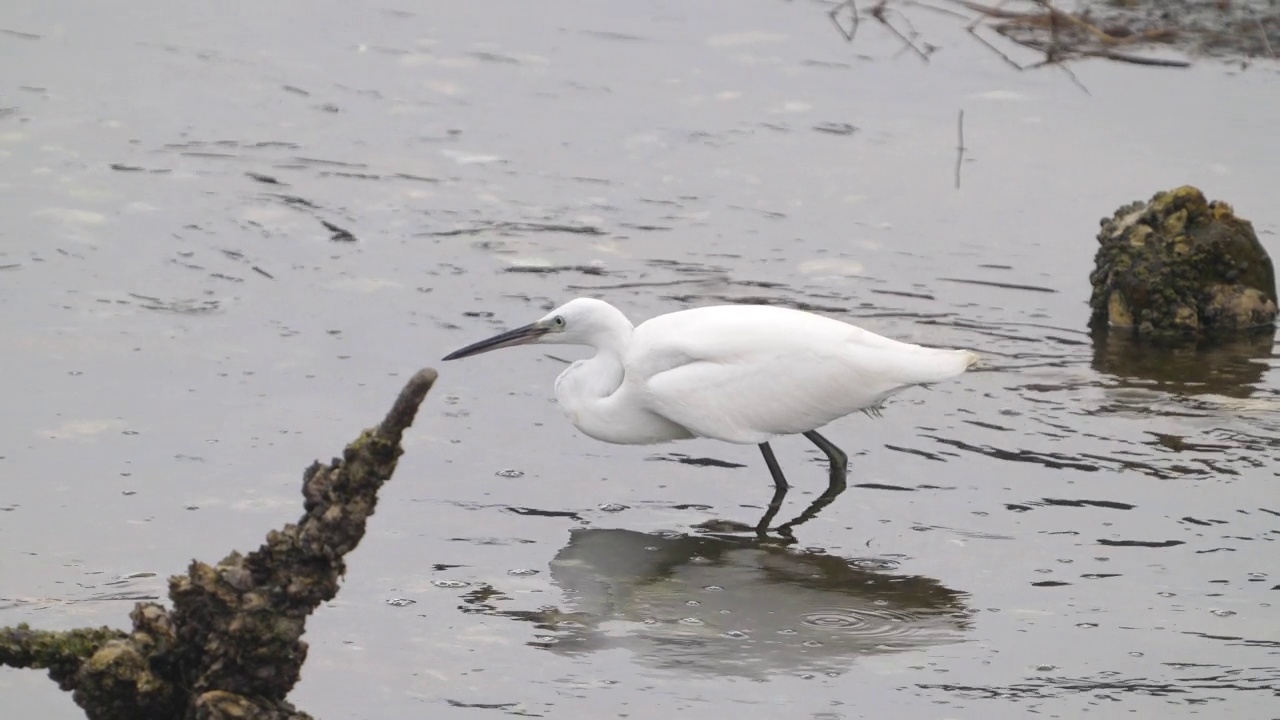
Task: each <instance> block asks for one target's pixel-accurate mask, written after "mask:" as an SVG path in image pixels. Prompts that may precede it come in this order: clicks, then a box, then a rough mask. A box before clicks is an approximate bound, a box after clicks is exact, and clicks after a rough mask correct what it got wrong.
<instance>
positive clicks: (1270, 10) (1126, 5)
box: [828, 0, 1280, 69]
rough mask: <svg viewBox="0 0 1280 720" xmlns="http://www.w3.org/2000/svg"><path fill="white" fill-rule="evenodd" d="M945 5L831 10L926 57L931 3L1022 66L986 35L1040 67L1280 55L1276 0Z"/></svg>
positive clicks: (988, 0)
mask: <svg viewBox="0 0 1280 720" xmlns="http://www.w3.org/2000/svg"><path fill="white" fill-rule="evenodd" d="M939 2H940V3H941V4H939V5H925V4H922V3H919V2H916V1H915V0H878V2H875V1H873V0H863V2H861V3H859V2H857V0H844V2H841V3H839V4H837V5H835V6H834V7H833V8H832V9H831V10H830V11H829V13H828V14H829V15H830V16H831V20H832V22H834V23H835V25H836V27H837V28H838V29H839V31H840V33H841V34H842V35H843V36H844V37H845V39H847V40H849V41H852V40H853V39H854V37H855V35H856V34H857V31H858V28H859V26H860V25H861V22H862V21H863V20H864V19H867V18H870V19H873V20H875V21H876V22H877V23H879V25H880V26H881V27H883V28H885V29H887V30H888V31H889V32H890V33H892V34H893V35H895V36H897V37H898V38H899V39H900V40H901V41H902V42H903V44H904V45H905V46H906V47H907V48H909V49H910V50H912V51H913V52H915V53H916V54H917V55H918V56H919V57H921V58H922V59H924V60H926V61H928V59H929V58H930V56H931V55H932V54H933V52H934V51H935V50H937V47H936V46H934V45H932V44H930V43H927V42H923V41H922V40H921V39H920V36H919V33H918V32H916V30H915V28H914V26H913V24H912V22H911V19H910V16H911V13H912V12H915V11H920V10H922V9H923V8H928V9H930V10H932V11H936V12H942V13H945V14H951V15H955V16H957V17H958V18H964V19H966V20H968V21H970V22H969V24H968V25H967V26H965V29H966V30H967V31H969V32H970V33H972V34H973V35H974V37H975V38H977V39H978V40H979V41H980V42H982V43H983V44H985V45H987V46H988V47H990V48H991V49H992V50H993V51H994V52H996V53H998V54H1000V55H1001V56H1002V57H1004V58H1005V59H1006V60H1008V61H1009V62H1011V63H1013V64H1014V65H1018V63H1016V62H1014V61H1013V60H1012V59H1011V58H1010V57H1009V56H1007V55H1005V54H1004V52H1002V51H1001V50H999V49H998V48H997V47H996V46H995V45H993V44H991V43H990V42H989V41H988V40H987V39H986V38H984V37H983V35H985V34H989V33H990V32H994V33H996V34H999V35H1001V36H1003V37H1004V38H1006V39H1008V40H1010V41H1012V42H1014V43H1016V44H1018V45H1021V46H1023V47H1026V48H1030V49H1033V50H1036V51H1039V52H1042V53H1043V54H1044V60H1043V61H1042V62H1039V63H1035V64H1034V65H1032V67H1039V66H1042V65H1049V64H1055V63H1062V62H1065V61H1069V60H1075V59H1078V58H1088V57H1100V58H1105V59H1108V60H1115V61H1119V62H1128V63H1136V64H1140V65H1158V66H1164V67H1187V66H1188V65H1190V64H1191V63H1190V62H1188V61H1186V60H1181V59H1171V58H1166V57H1153V56H1151V55H1150V54H1144V52H1143V51H1145V50H1148V49H1151V48H1172V49H1174V50H1176V51H1178V52H1179V53H1182V54H1185V55H1202V56H1212V57H1224V58H1258V57H1261V58H1270V59H1275V58H1277V57H1280V7H1278V6H1277V3H1276V2H1275V0H1106V1H1102V0H1098V1H1094V2H1088V1H1082V2H1078V3H1076V4H1075V6H1074V7H1072V8H1070V9H1065V8H1060V7H1058V6H1057V5H1056V4H1055V3H1054V2H1052V0H1022V1H1021V2H1009V1H1008V0H939ZM1063 4H1064V5H1065V3H1063ZM859 5H861V7H859ZM1018 68H1019V69H1025V67H1023V66H1021V65H1018Z"/></svg>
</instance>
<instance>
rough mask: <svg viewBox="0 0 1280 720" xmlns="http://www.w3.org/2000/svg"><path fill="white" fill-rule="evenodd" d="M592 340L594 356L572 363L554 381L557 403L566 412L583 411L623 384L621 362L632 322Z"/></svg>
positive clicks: (625, 350)
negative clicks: (574, 409)
mask: <svg viewBox="0 0 1280 720" xmlns="http://www.w3.org/2000/svg"><path fill="white" fill-rule="evenodd" d="M593 341H594V342H593V345H592V347H594V348H595V351H596V354H595V355H593V356H591V357H590V358H588V359H586V360H579V361H578V362H575V363H574V364H573V365H571V366H570V367H569V369H568V370H565V371H564V372H563V373H561V374H560V377H559V378H557V379H556V400H558V401H559V402H560V404H561V405H562V406H564V408H565V410H566V411H570V409H571V408H577V409H585V407H584V406H585V405H586V404H589V403H593V402H598V401H600V400H603V399H604V398H607V397H609V396H610V395H612V394H613V393H614V392H615V391H616V390H617V389H618V387H619V386H621V385H622V379H623V377H624V376H625V372H624V370H623V365H622V360H623V357H625V355H626V352H627V346H628V345H629V344H630V342H631V323H627V324H626V325H625V326H622V325H618V326H616V327H611V328H609V330H608V331H607V332H602V333H600V334H599V335H598V336H596V337H595V338H593ZM571 417H572V415H571Z"/></svg>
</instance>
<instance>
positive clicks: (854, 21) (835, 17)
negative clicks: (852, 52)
mask: <svg viewBox="0 0 1280 720" xmlns="http://www.w3.org/2000/svg"><path fill="white" fill-rule="evenodd" d="M845 8H849V29H848V30H845V29H844V25H841V24H840V11H841V10H843V9H845ZM827 17H829V18H831V22H833V23H835V26H836V29H837V30H839V31H840V34H841V35H843V36H844V39H845V40H848V41H849V42H853V37H854V36H855V35H857V34H858V23H859V22H860V21H859V19H858V4H857V3H855V2H854V0H844V2H842V3H840V4H839V5H836V6H835V7H833V8H831V12H829V13H827Z"/></svg>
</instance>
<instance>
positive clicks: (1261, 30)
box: [1253, 17, 1276, 57]
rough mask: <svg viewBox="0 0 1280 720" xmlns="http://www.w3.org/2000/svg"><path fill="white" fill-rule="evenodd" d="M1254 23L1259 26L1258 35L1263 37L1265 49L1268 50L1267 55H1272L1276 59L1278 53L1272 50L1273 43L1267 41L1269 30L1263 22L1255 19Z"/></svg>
mask: <svg viewBox="0 0 1280 720" xmlns="http://www.w3.org/2000/svg"><path fill="white" fill-rule="evenodd" d="M1253 22H1254V23H1256V24H1257V25H1258V34H1259V35H1261V36H1262V45H1263V47H1265V48H1266V49H1267V53H1268V54H1270V55H1271V57H1275V56H1276V51H1275V50H1272V49H1271V41H1270V40H1268V39H1267V29H1266V28H1265V27H1263V26H1262V21H1261V20H1259V19H1258V18H1256V17H1255V18H1254V19H1253Z"/></svg>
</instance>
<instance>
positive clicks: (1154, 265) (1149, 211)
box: [1089, 185, 1276, 340]
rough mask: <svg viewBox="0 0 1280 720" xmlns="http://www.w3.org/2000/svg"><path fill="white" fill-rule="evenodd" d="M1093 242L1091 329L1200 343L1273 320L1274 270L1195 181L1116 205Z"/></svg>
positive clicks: (1247, 233)
mask: <svg viewBox="0 0 1280 720" xmlns="http://www.w3.org/2000/svg"><path fill="white" fill-rule="evenodd" d="M1098 242H1099V243H1100V245H1101V246H1100V247H1099V248H1098V254H1097V256H1096V257H1095V259H1094V264H1095V268H1094V271H1093V273H1092V274H1091V275H1090V276H1089V280H1090V282H1091V283H1092V284H1093V295H1092V297H1091V298H1090V300H1089V304H1090V306H1091V307H1092V308H1093V319H1092V324H1093V325H1094V327H1095V328H1106V327H1110V328H1112V329H1113V331H1114V329H1117V328H1124V329H1127V330H1129V331H1131V332H1132V334H1133V335H1134V336H1135V337H1137V338H1141V339H1161V340H1176V339H1194V340H1204V339H1213V338H1216V337H1221V336H1222V335H1223V334H1231V333H1234V332H1237V331H1240V330H1247V329H1251V328H1259V327H1268V326H1271V325H1272V324H1273V323H1274V322H1275V319H1276V279H1275V271H1274V270H1273V269H1272V266H1271V258H1270V257H1268V256H1267V251H1266V249H1264V248H1263V247H1262V243H1260V242H1258V236H1257V235H1255V234H1254V232H1253V226H1252V225H1251V224H1250V223H1249V221H1248V220H1242V219H1240V218H1238V217H1236V216H1235V214H1234V213H1233V212H1232V210H1231V206H1230V205H1227V204H1226V203H1224V202H1222V201H1218V200H1215V201H1214V202H1206V201H1205V198H1204V195H1203V194H1202V193H1201V192H1200V190H1198V189H1196V188H1194V187H1191V186H1189V185H1187V186H1183V187H1180V188H1177V189H1175V190H1170V191H1167V192H1160V193H1156V195H1155V197H1153V198H1151V201H1150V202H1146V203H1143V202H1136V203H1133V204H1131V205H1126V206H1125V207H1122V208H1120V209H1119V210H1117V211H1116V213H1115V215H1113V216H1112V217H1110V218H1105V219H1103V220H1102V231H1101V232H1100V233H1098Z"/></svg>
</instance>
